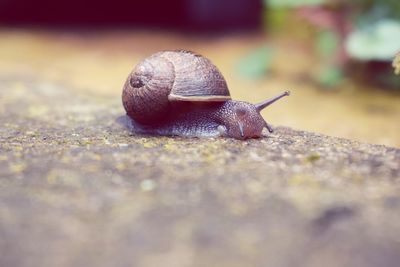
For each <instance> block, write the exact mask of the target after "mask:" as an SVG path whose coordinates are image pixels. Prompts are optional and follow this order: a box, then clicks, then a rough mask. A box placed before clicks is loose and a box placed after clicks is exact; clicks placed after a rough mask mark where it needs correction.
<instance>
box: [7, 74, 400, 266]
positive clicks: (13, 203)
mask: <svg viewBox="0 0 400 267" xmlns="http://www.w3.org/2000/svg"><path fill="white" fill-rule="evenodd" d="M122 114H123V110H122V105H121V103H120V99H119V98H106V97H101V96H98V95H96V94H95V93H90V92H84V93H77V91H74V90H69V88H65V87H64V86H63V85H62V84H58V83H44V82H43V81H40V80H39V81H37V80H35V79H26V80H22V79H16V78H15V77H10V78H5V77H2V79H1V81H0V125H1V128H0V266H15V267H19V266H21V267H25V266H43V267H47V266H49V267H50V266H58V267H64V266H82V267H83V266H146V267H148V266H230V267H232V266H241V267H243V266H274V267H281V266H328V267H329V266H352V267H358V266H359V267H368V266H386V267H390V266H398V265H399V262H400V253H399V252H400V223H399V221H400V150H399V149H395V148H390V147H385V146H378V145H370V144H365V143H358V142H355V141H350V140H347V139H339V138H334V137H328V136H323V135H319V134H313V133H309V132H303V131H296V130H292V129H290V128H286V127H278V128H277V129H276V131H275V132H274V134H272V135H269V136H266V137H264V138H261V139H257V140H248V141H237V140H231V139H222V138H221V139H184V138H168V137H146V136H134V135H132V134H131V133H130V132H129V131H127V130H126V129H125V128H123V127H122V126H120V125H119V124H118V123H116V122H115V120H116V118H117V117H118V116H120V115H122Z"/></svg>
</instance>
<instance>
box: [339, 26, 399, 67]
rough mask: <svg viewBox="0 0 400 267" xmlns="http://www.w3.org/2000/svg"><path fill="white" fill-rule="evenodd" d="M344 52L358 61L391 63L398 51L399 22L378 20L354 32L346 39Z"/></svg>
mask: <svg viewBox="0 0 400 267" xmlns="http://www.w3.org/2000/svg"><path fill="white" fill-rule="evenodd" d="M346 51H347V53H348V54H349V55H350V56H351V57H352V58H355V59H358V60H366V61H367V60H381V61H388V62H390V61H392V59H393V56H394V55H395V54H396V53H397V52H399V51H400V21H396V20H379V21H377V22H375V23H373V24H371V25H368V27H363V28H361V29H356V30H354V31H353V32H351V33H350V34H349V36H348V37H347V39H346Z"/></svg>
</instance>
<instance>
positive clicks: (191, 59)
mask: <svg viewBox="0 0 400 267" xmlns="http://www.w3.org/2000/svg"><path fill="white" fill-rule="evenodd" d="M159 56H161V57H163V58H166V59H168V60H169V61H170V62H172V64H173V65H174V68H175V82H174V85H173V87H172V89H171V93H170V95H169V96H168V99H169V100H176V101H226V100H229V99H231V97H230V93H229V89H228V86H227V84H226V81H225V79H224V77H223V76H222V74H221V72H220V71H219V70H218V69H217V67H216V66H215V65H214V64H212V63H211V61H210V60H208V59H207V58H205V57H203V56H201V55H198V54H195V53H193V52H190V51H185V50H180V51H164V52H161V53H159Z"/></svg>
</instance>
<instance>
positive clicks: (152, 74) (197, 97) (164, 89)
mask: <svg viewBox="0 0 400 267" xmlns="http://www.w3.org/2000/svg"><path fill="white" fill-rule="evenodd" d="M229 99H231V97H230V94H229V90H228V86H227V84H226V82H225V79H224V77H223V76H222V74H221V73H220V72H219V70H218V69H217V67H215V66H214V65H213V64H212V63H211V62H210V60H208V59H207V58H204V57H203V56H200V55H197V54H195V53H193V52H188V51H182V50H181V51H163V52H159V53H156V54H154V55H152V56H150V57H148V58H146V59H144V60H143V61H142V62H140V63H139V64H138V65H137V66H136V67H135V69H134V70H133V71H132V73H131V74H130V75H129V77H128V79H127V81H126V83H125V86H124V90H123V93H122V102H123V105H124V107H125V110H126V112H127V114H128V115H129V116H130V117H131V118H133V119H135V120H137V121H138V122H142V123H150V122H152V121H156V120H160V119H161V118H162V117H163V116H165V115H166V114H167V113H168V107H169V105H170V101H205V102H208V101H226V100H229Z"/></svg>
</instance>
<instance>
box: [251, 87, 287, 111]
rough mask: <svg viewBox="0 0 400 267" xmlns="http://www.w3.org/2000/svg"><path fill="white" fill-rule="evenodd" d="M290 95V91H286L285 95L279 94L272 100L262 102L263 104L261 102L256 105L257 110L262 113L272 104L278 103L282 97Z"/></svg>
mask: <svg viewBox="0 0 400 267" xmlns="http://www.w3.org/2000/svg"><path fill="white" fill-rule="evenodd" d="M289 95H290V91H285V92H283V93H281V94H279V95H277V96H274V97H272V98H270V99H267V100H265V101H262V102H260V103H258V104H255V106H256V109H257V111H258V112H260V111H261V110H263V109H264V108H266V107H268V106H269V105H271V104H272V103H274V102H276V101H278V100H279V99H281V98H282V97H285V96H289Z"/></svg>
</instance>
